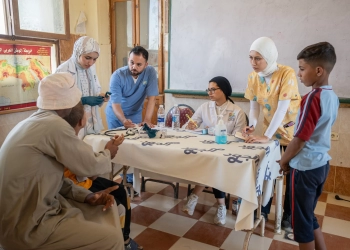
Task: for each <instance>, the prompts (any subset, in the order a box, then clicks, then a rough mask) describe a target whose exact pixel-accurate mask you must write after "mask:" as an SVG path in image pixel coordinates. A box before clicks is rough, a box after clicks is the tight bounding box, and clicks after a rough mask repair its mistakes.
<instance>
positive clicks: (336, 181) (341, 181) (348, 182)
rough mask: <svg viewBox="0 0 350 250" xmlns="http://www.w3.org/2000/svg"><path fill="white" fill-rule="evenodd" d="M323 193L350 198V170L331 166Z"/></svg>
mask: <svg viewBox="0 0 350 250" xmlns="http://www.w3.org/2000/svg"><path fill="white" fill-rule="evenodd" d="M324 191H327V192H331V193H337V194H343V195H346V196H350V168H348V167H339V166H332V165H331V167H330V171H329V174H328V178H327V181H326V184H325V186H324Z"/></svg>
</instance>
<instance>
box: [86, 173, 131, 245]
mask: <svg viewBox="0 0 350 250" xmlns="http://www.w3.org/2000/svg"><path fill="white" fill-rule="evenodd" d="M115 185H118V186H119V188H118V189H117V190H114V191H112V192H111V193H110V194H111V195H113V196H114V199H115V201H116V203H117V204H122V205H123V206H124V207H125V225H124V228H123V236H124V240H127V239H129V235H130V222H131V208H130V206H129V205H128V195H127V193H126V190H125V188H124V186H123V185H121V184H119V183H116V182H114V181H110V180H108V179H105V178H101V177H97V178H96V180H94V181H93V182H92V186H91V187H90V188H89V190H90V191H91V192H98V191H102V190H104V189H106V188H109V187H113V186H115Z"/></svg>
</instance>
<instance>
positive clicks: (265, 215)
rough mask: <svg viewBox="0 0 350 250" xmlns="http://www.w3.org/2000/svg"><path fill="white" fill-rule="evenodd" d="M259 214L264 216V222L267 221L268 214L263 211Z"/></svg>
mask: <svg viewBox="0 0 350 250" xmlns="http://www.w3.org/2000/svg"><path fill="white" fill-rule="evenodd" d="M261 215H262V216H264V219H265V222H268V221H269V218H268V215H267V214H265V213H264V212H261Z"/></svg>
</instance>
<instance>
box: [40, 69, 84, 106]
mask: <svg viewBox="0 0 350 250" xmlns="http://www.w3.org/2000/svg"><path fill="white" fill-rule="evenodd" d="M38 92H39V96H38V99H37V102H36V106H37V107H38V108H41V109H48V110H60V109H69V108H73V107H74V106H75V105H77V104H78V102H80V99H81V96H82V94H81V91H80V90H79V89H78V88H77V86H75V80H74V77H73V76H72V74H71V73H67V72H59V73H55V74H52V75H49V76H47V77H45V78H44V79H42V80H41V81H40V83H39V89H38Z"/></svg>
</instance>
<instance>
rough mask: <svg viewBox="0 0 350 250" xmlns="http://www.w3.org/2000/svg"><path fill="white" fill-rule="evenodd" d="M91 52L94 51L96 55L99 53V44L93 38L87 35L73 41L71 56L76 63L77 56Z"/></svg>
mask: <svg viewBox="0 0 350 250" xmlns="http://www.w3.org/2000/svg"><path fill="white" fill-rule="evenodd" d="M91 52H96V53H97V54H98V55H100V46H99V45H98V43H97V42H96V40H95V39H93V38H91V37H88V36H82V37H80V38H79V39H78V40H76V41H75V43H74V48H73V55H72V57H73V58H74V59H75V60H76V62H77V63H78V60H79V57H80V56H81V55H83V54H89V53H91ZM78 64H79V63H78Z"/></svg>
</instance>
